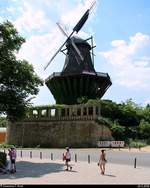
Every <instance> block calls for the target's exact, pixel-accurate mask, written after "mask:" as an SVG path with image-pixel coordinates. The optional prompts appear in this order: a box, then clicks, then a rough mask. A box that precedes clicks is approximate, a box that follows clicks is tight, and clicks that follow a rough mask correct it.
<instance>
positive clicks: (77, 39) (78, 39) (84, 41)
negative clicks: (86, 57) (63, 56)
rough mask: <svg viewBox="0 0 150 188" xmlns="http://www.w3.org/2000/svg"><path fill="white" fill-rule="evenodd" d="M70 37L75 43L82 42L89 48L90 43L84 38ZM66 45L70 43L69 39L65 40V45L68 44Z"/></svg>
mask: <svg viewBox="0 0 150 188" xmlns="http://www.w3.org/2000/svg"><path fill="white" fill-rule="evenodd" d="M71 39H72V40H73V42H74V43H75V44H84V45H87V46H89V47H90V49H91V46H90V44H89V43H88V42H87V41H86V40H84V39H82V38H80V37H76V36H73V37H71ZM68 45H71V41H70V40H68V41H67V45H66V46H68Z"/></svg>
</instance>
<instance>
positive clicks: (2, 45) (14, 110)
mask: <svg viewBox="0 0 150 188" xmlns="http://www.w3.org/2000/svg"><path fill="white" fill-rule="evenodd" d="M24 42H25V39H24V38H23V37H21V36H20V35H19V34H18V32H17V30H16V29H15V28H14V26H13V25H12V24H11V22H9V21H7V22H4V23H1V24H0V114H2V113H5V114H7V116H8V118H9V119H10V120H11V121H14V120H18V119H20V118H22V117H23V116H24V114H25V110H26V107H27V106H28V105H29V102H30V100H28V98H29V97H30V96H31V95H36V94H37V93H38V91H39V88H38V86H42V80H41V79H40V78H39V77H38V76H37V74H36V73H35V72H34V69H33V66H32V65H31V64H29V63H28V62H27V61H26V60H17V58H16V53H17V52H18V51H19V49H20V48H21V45H22V44H23V43H24Z"/></svg>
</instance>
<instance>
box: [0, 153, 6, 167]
mask: <svg viewBox="0 0 150 188" xmlns="http://www.w3.org/2000/svg"><path fill="white" fill-rule="evenodd" d="M6 160H7V154H6V153H4V152H0V168H3V167H4V166H5V165H6Z"/></svg>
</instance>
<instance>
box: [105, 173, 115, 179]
mask: <svg viewBox="0 0 150 188" xmlns="http://www.w3.org/2000/svg"><path fill="white" fill-rule="evenodd" d="M103 176H110V177H113V178H115V177H116V176H115V175H112V174H103Z"/></svg>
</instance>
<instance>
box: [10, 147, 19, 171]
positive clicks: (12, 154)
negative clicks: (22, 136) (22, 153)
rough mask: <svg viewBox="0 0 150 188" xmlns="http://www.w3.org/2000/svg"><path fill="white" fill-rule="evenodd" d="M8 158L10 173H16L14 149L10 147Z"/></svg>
mask: <svg viewBox="0 0 150 188" xmlns="http://www.w3.org/2000/svg"><path fill="white" fill-rule="evenodd" d="M8 151H9V153H8V155H9V157H10V164H11V165H10V172H11V173H15V172H16V157H17V155H16V149H15V147H14V146H12V147H11V148H10V149H9V150H8Z"/></svg>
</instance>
